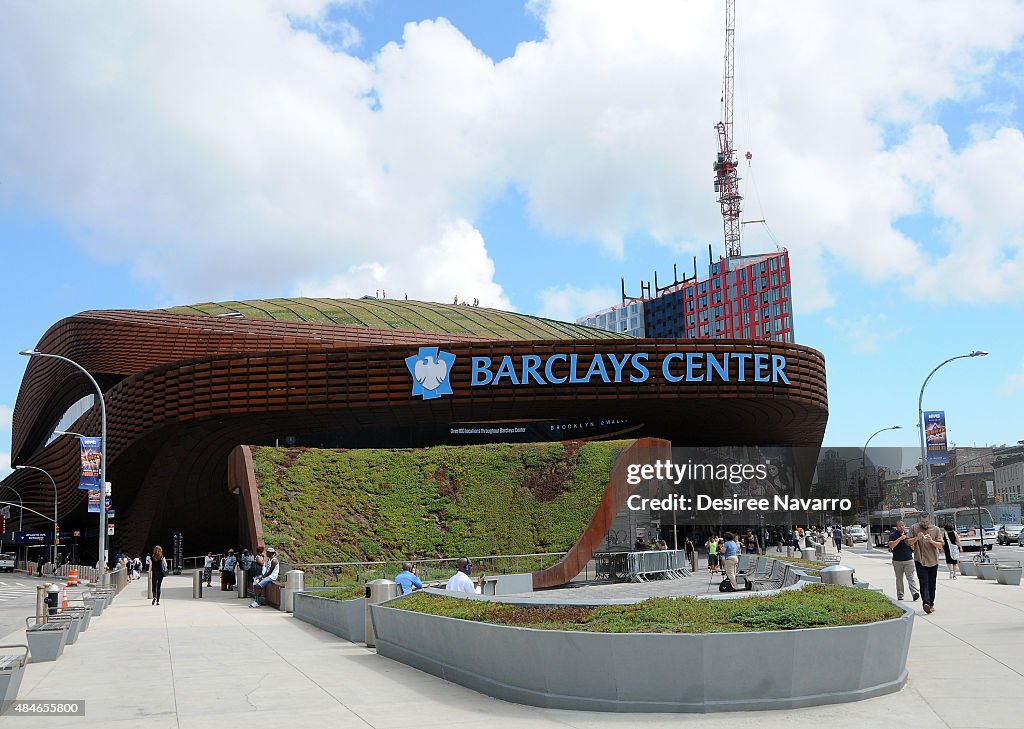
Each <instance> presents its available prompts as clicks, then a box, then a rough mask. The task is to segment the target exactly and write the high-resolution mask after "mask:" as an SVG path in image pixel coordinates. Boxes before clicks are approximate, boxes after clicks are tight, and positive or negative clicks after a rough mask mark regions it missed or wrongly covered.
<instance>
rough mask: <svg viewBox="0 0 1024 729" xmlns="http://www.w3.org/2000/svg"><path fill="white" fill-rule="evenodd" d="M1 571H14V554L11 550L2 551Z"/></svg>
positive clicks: (0, 554)
mask: <svg viewBox="0 0 1024 729" xmlns="http://www.w3.org/2000/svg"><path fill="white" fill-rule="evenodd" d="M0 572H14V555H13V554H11V553H10V552H2V553H0Z"/></svg>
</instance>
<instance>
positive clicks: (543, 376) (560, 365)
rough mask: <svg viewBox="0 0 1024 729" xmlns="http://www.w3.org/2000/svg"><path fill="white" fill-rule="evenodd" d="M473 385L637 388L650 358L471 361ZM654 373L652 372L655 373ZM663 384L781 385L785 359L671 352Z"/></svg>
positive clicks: (524, 357) (645, 378)
mask: <svg viewBox="0 0 1024 729" xmlns="http://www.w3.org/2000/svg"><path fill="white" fill-rule="evenodd" d="M471 363H472V374H471V376H470V381H469V384H470V386H472V387H480V386H483V385H497V384H501V383H503V382H509V383H511V384H513V385H528V384H531V383H533V384H537V385H561V384H564V383H569V384H573V385H581V384H590V383H592V382H604V383H607V384H612V383H621V382H632V383H636V384H640V383H643V382H647V381H648V380H649V379H650V378H651V367H650V355H648V354H647V353H646V352H634V353H633V354H621V355H616V354H600V353H598V354H595V355H579V354H552V355H550V356H548V357H547V358H543V357H541V356H540V355H537V354H524V355H518V356H515V357H513V356H512V355H505V356H504V357H502V358H501V360H500V361H499V362H498V363H497V365H495V363H494V361H492V359H491V358H490V357H472V358H471ZM656 371H657V370H656ZM660 372H661V377H662V378H663V379H664V380H665V381H666V382H716V381H717V382H781V383H783V384H785V385H788V384H789V378H787V377H786V358H785V357H784V356H782V355H781V354H753V353H747V352H723V353H722V354H717V355H716V354H715V353H713V352H685V353H684V352H672V353H671V354H668V355H666V356H665V359H663V360H662V362H661V368H660Z"/></svg>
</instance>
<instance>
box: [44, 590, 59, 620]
mask: <svg viewBox="0 0 1024 729" xmlns="http://www.w3.org/2000/svg"><path fill="white" fill-rule="evenodd" d="M43 601H44V602H45V603H46V610H47V613H49V614H50V615H56V614H57V610H58V609H59V607H60V602H59V601H60V588H59V587H57V585H47V586H46V597H45V598H43Z"/></svg>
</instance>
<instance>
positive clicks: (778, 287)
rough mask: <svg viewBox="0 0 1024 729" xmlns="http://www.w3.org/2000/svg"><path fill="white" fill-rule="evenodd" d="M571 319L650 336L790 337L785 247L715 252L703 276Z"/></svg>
mask: <svg viewBox="0 0 1024 729" xmlns="http://www.w3.org/2000/svg"><path fill="white" fill-rule="evenodd" d="M647 290H648V291H650V287H649V286H648V287H647ZM633 306H637V308H636V312H637V313H636V316H634V315H633V313H632V311H633ZM624 310H625V311H628V312H630V313H628V314H623V313H622V312H623V311H624ZM613 314H614V315H615V316H613ZM576 321H577V323H578V324H584V325H586V326H591V327H596V328H598V329H605V330H607V331H615V332H618V333H620V334H621V333H624V332H625V333H630V334H633V332H637V333H636V334H633V336H640V337H648V338H653V339H663V338H664V339H754V340H760V341H775V342H793V310H792V276H791V274H790V267H789V252H788V251H786V250H780V251H775V252H773V253H766V254H759V255H753V256H735V257H732V258H719V259H718V260H717V261H714V262H712V263H711V264H710V267H709V271H708V276H707V278H704V279H698V278H697V277H696V276H694V277H693V278H691V279H688V280H685V281H682V282H679V283H675V284H673V285H672V286H669V287H666V288H663V289H659V288H658V287H657V284H655V294H654V295H652V296H649V297H645V298H639V299H636V298H634V299H630V298H625V297H624V300H623V303H622V305H621V306H615V307H611V308H609V309H604V310H602V311H599V312H595V313H593V314H588V315H587V316H584V317H581V318H579V319H577V320H576ZM634 322H635V324H636V326H633V324H634ZM624 326H625V328H623V327H624ZM612 327H618V328H612Z"/></svg>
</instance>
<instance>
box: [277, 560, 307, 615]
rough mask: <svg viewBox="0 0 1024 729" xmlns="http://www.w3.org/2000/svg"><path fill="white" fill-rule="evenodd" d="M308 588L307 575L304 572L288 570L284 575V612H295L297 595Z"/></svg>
mask: <svg viewBox="0 0 1024 729" xmlns="http://www.w3.org/2000/svg"><path fill="white" fill-rule="evenodd" d="M305 588H306V573H305V572H303V571H302V570H288V571H287V572H285V574H284V600H283V601H282V602H283V603H284V611H285V612H286V613H290V612H294V611H295V593H296V592H302V591H303V590H304V589H305Z"/></svg>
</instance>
